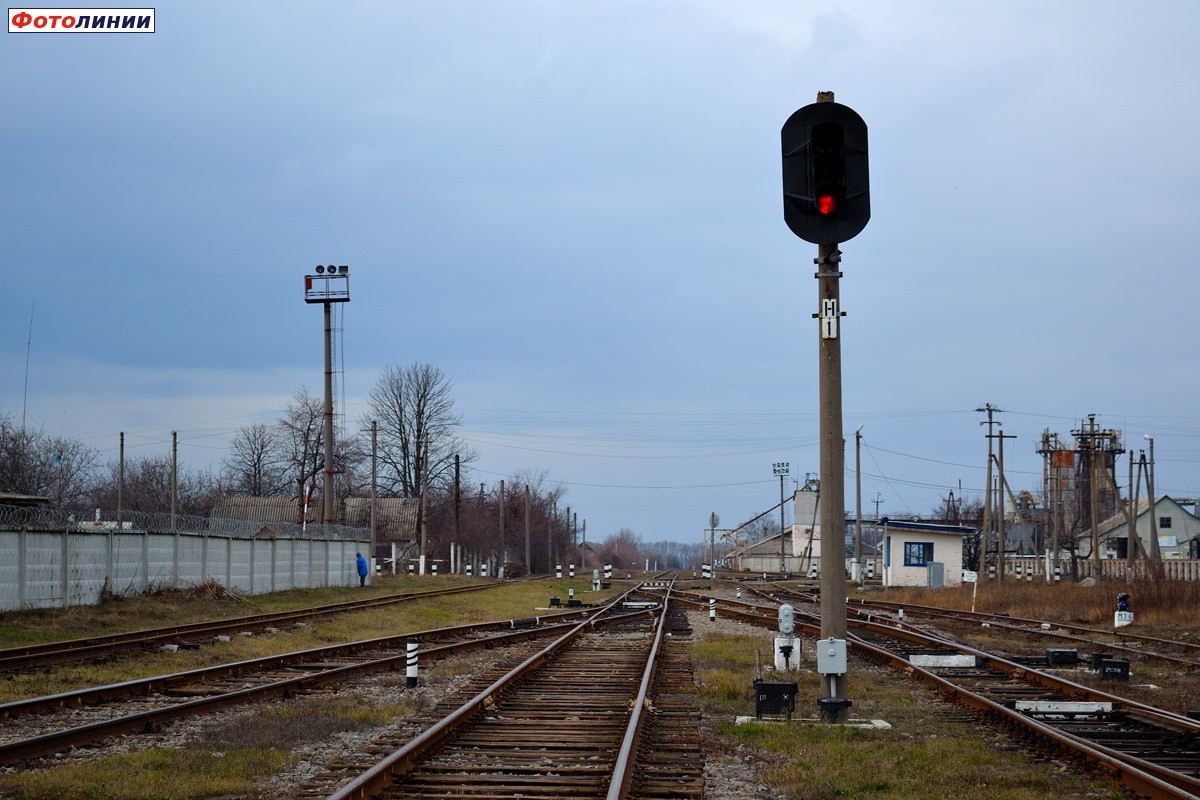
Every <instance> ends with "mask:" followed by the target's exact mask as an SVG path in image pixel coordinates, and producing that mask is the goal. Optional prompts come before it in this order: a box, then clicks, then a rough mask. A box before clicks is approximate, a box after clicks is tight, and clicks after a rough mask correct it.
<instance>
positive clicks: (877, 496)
mask: <svg viewBox="0 0 1200 800" xmlns="http://www.w3.org/2000/svg"><path fill="white" fill-rule="evenodd" d="M871 502H872V503H874V504H875V521H876V522H878V521H879V504H880V503H886V502H887V500H884V499H883V495H881V494H880V493H879V492H876V493H875V499H874V500H872V501H871Z"/></svg>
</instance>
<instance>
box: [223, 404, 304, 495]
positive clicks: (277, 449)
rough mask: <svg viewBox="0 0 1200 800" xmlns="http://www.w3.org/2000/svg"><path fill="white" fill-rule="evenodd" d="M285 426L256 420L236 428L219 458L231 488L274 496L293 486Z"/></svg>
mask: <svg viewBox="0 0 1200 800" xmlns="http://www.w3.org/2000/svg"><path fill="white" fill-rule="evenodd" d="M286 430H287V429H285V428H284V427H283V426H282V425H274V426H272V425H266V424H264V423H261V422H256V423H254V424H253V425H249V426H247V427H245V428H241V429H240V430H238V432H237V434H236V435H234V437H233V440H232V441H230V443H229V454H228V455H227V456H225V458H224V460H223V461H222V465H223V467H224V475H225V478H226V480H227V481H228V482H229V485H230V488H232V489H233V491H235V492H237V493H239V494H244V495H249V496H251V497H273V496H276V495H282V494H284V493H287V492H289V491H290V489H291V488H292V486H293V485H294V484H293V480H292V476H291V475H290V469H291V467H292V464H290V463H289V461H288V453H287V451H286V450H285V448H284V435H285V432H286Z"/></svg>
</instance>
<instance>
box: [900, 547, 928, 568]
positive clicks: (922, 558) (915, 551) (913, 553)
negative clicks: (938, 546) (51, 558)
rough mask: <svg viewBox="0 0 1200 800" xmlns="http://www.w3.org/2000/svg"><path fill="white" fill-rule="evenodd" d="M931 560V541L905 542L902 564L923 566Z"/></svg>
mask: <svg viewBox="0 0 1200 800" xmlns="http://www.w3.org/2000/svg"><path fill="white" fill-rule="evenodd" d="M932 561H933V542H905V543H904V566H906V567H924V566H927V565H928V564H929V563H930V562H932Z"/></svg>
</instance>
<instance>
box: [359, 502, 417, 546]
mask: <svg viewBox="0 0 1200 800" xmlns="http://www.w3.org/2000/svg"><path fill="white" fill-rule="evenodd" d="M417 503H418V501H417V500H416V499H415V498H410V497H378V498H376V499H375V534H376V539H378V540H379V541H381V542H383V541H404V540H411V539H415V538H416V536H417ZM345 516H346V522H345V524H346V525H349V526H350V527H352V528H369V527H371V498H369V497H347V498H346V500H345Z"/></svg>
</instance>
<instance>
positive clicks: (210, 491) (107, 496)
mask: <svg viewBox="0 0 1200 800" xmlns="http://www.w3.org/2000/svg"><path fill="white" fill-rule="evenodd" d="M171 469H172V464H171V456H170V455H168V454H164V455H157V456H146V457H142V458H133V459H126V460H125V482H124V485H123V486H122V487H121V505H122V508H124V509H128V510H130V511H141V512H144V513H147V514H151V513H156V512H167V511H170V510H171ZM120 483H121V467H120V464H119V463H118V462H116V461H113V462H110V463H109V464H108V465H107V468H106V472H105V475H104V476H103V477H102V478H101V479H100V481H99V482H98V483H97V484H96V487H95V489H94V490H93V492H92V495H91V505H93V506H95V507H97V508H108V509H114V508H116V507H117V488H118V486H119V485H120ZM217 493H218V483H217V481H216V480H215V479H214V477H213V476H212V475H211V474H209V473H207V472H203V471H201V470H196V469H188V468H186V467H180V468H179V472H178V474H177V475H176V511H178V512H179V513H180V514H194V515H196V516H207V515H208V514H209V513H210V512H211V511H212V505H213V498H214V497H215V496H216V495H217Z"/></svg>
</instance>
